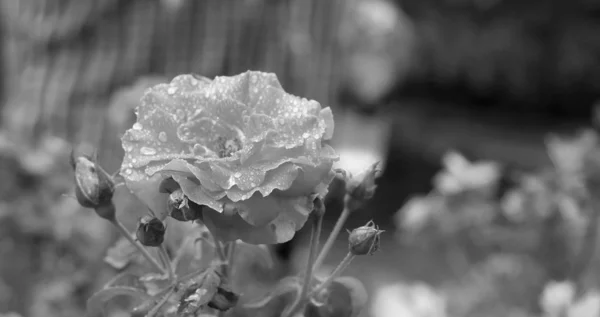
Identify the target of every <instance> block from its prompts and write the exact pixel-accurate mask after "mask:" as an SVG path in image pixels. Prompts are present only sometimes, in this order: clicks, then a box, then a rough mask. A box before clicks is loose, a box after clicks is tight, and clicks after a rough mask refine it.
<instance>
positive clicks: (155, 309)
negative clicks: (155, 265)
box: [146, 288, 175, 317]
mask: <svg viewBox="0 0 600 317" xmlns="http://www.w3.org/2000/svg"><path fill="white" fill-rule="evenodd" d="M174 291H175V290H174V289H173V288H171V289H170V290H169V291H168V292H167V294H165V295H164V296H163V297H162V298H161V299H160V301H159V302H158V303H156V305H155V306H154V307H153V308H152V309H151V310H150V311H149V312H148V314H147V315H146V317H154V316H155V315H156V314H157V313H158V311H159V310H160V308H161V307H163V305H164V304H165V303H167V301H168V300H169V297H171V295H172V294H173V292H174Z"/></svg>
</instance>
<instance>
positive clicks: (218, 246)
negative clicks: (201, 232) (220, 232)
mask: <svg viewBox="0 0 600 317" xmlns="http://www.w3.org/2000/svg"><path fill="white" fill-rule="evenodd" d="M213 241H214V242H215V252H217V256H218V257H219V259H220V260H221V261H222V262H225V261H227V256H225V250H223V245H222V244H221V241H219V240H217V239H213Z"/></svg>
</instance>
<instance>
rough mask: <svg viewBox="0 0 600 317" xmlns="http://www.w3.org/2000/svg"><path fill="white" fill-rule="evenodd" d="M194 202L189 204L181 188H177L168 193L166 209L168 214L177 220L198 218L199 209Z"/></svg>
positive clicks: (199, 214)
mask: <svg viewBox="0 0 600 317" xmlns="http://www.w3.org/2000/svg"><path fill="white" fill-rule="evenodd" d="M195 207H198V205H196V204H193V203H192V204H190V201H189V200H188V198H187V197H186V196H185V194H184V193H183V191H182V190H181V189H177V190H175V191H174V192H172V193H171V194H170V195H169V199H168V201H167V210H168V211H169V215H170V216H171V217H172V218H173V219H175V220H179V221H184V222H185V221H191V220H196V219H199V218H200V216H201V211H200V209H198V208H195Z"/></svg>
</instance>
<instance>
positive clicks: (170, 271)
mask: <svg viewBox="0 0 600 317" xmlns="http://www.w3.org/2000/svg"><path fill="white" fill-rule="evenodd" d="M158 252H159V254H161V255H162V257H163V258H164V259H165V266H166V268H167V273H168V274H169V281H173V280H175V269H173V265H172V263H171V257H169V252H167V248H166V247H165V244H164V243H163V244H161V245H160V248H159V249H158Z"/></svg>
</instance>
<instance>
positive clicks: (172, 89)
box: [167, 87, 177, 95]
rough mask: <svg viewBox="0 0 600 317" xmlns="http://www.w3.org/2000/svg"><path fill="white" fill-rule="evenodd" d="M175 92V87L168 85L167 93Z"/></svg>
mask: <svg viewBox="0 0 600 317" xmlns="http://www.w3.org/2000/svg"><path fill="white" fill-rule="evenodd" d="M176 92H177V87H169V89H167V93H168V94H169V95H172V94H174V93H176Z"/></svg>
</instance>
